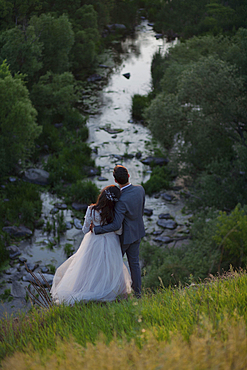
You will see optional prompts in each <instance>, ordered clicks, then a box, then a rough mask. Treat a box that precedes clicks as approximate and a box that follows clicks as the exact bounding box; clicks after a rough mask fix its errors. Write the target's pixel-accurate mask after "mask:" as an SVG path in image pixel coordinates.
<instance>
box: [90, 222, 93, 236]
mask: <svg viewBox="0 0 247 370" xmlns="http://www.w3.org/2000/svg"><path fill="white" fill-rule="evenodd" d="M93 228H94V224H93V222H91V224H90V231H91V233H93Z"/></svg>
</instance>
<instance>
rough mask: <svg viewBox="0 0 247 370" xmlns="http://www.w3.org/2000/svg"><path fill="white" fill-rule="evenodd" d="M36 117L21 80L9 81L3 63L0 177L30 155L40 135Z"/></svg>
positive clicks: (0, 88) (14, 78)
mask: <svg viewBox="0 0 247 370" xmlns="http://www.w3.org/2000/svg"><path fill="white" fill-rule="evenodd" d="M36 114H37V113H36V110H35V109H34V108H33V106H32V103H31V101H30V98H29V93H28V90H27V88H26V87H25V84H24V82H23V80H22V77H21V76H20V75H15V76H14V77H12V76H11V73H10V71H9V69H8V67H7V65H6V62H4V63H3V64H2V65H1V67H0V140H1V145H0V147H1V151H0V156H1V158H0V163H1V171H0V173H1V175H4V174H7V173H8V172H10V171H13V170H14V168H15V166H16V165H17V164H18V163H23V162H24V161H25V159H26V158H28V157H29V156H30V155H31V150H32V148H33V147H34V140H35V139H36V138H37V137H38V136H39V134H40V133H41V127H39V126H38V125H37V123H36Z"/></svg>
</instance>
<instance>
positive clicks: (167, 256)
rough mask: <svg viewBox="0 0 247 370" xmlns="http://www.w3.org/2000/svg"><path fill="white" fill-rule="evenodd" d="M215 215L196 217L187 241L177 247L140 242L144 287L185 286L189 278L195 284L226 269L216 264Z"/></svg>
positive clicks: (218, 253)
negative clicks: (185, 243)
mask: <svg viewBox="0 0 247 370" xmlns="http://www.w3.org/2000/svg"><path fill="white" fill-rule="evenodd" d="M217 217H218V212H216V211H214V210H210V211H209V212H207V213H200V214H198V215H197V217H196V219H195V222H194V224H193V226H192V228H191V238H192V239H191V241H190V242H189V244H187V245H184V246H183V247H181V248H168V247H160V246H154V245H150V244H149V243H142V244H141V250H140V256H141V259H142V261H143V264H144V270H143V273H144V275H145V276H144V278H143V283H144V285H145V286H146V287H148V288H156V287H158V286H160V282H161V281H162V284H163V285H164V286H165V287H168V286H169V285H177V286H178V285H179V284H182V285H184V284H187V283H189V282H190V276H191V275H192V276H193V278H194V279H195V281H199V280H201V279H205V278H206V277H207V276H208V275H209V274H215V273H217V271H221V269H222V268H224V270H228V269H229V267H230V265H229V264H226V263H225V264H221V265H220V256H221V253H220V250H219V248H218V245H217V243H216V242H215V240H214V238H213V237H214V235H215V233H216V229H217V226H216V221H217Z"/></svg>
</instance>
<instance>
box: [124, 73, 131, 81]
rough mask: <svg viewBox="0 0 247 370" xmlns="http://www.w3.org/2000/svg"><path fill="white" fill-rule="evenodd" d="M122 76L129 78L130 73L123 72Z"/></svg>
mask: <svg viewBox="0 0 247 370" xmlns="http://www.w3.org/2000/svg"><path fill="white" fill-rule="evenodd" d="M123 76H124V77H125V78H127V80H128V79H129V78H130V73H129V72H128V73H123Z"/></svg>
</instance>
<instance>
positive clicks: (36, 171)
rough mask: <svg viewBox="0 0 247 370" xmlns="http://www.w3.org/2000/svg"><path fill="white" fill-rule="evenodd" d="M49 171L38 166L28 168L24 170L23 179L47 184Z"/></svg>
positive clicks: (38, 183)
mask: <svg viewBox="0 0 247 370" xmlns="http://www.w3.org/2000/svg"><path fill="white" fill-rule="evenodd" d="M49 176H50V174H49V172H47V171H45V170H42V169H40V168H29V169H28V170H26V171H25V172H24V176H23V180H24V181H28V182H31V183H33V184H37V185H48V184H49Z"/></svg>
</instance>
